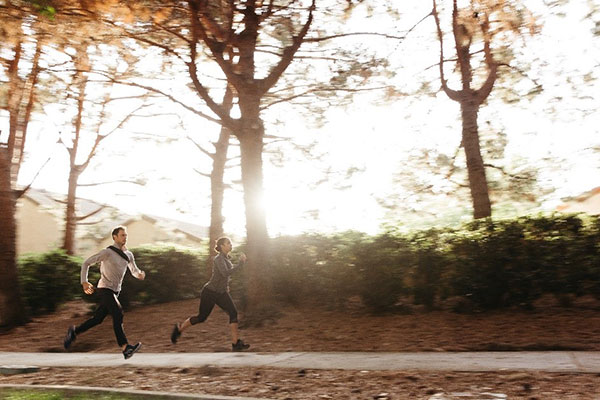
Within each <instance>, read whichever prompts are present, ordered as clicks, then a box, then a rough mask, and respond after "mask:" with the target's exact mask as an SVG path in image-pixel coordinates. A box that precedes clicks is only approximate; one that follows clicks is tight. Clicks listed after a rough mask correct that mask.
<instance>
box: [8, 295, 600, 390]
mask: <svg viewBox="0 0 600 400" xmlns="http://www.w3.org/2000/svg"><path fill="white" fill-rule="evenodd" d="M197 306H198V302H197V300H187V301H180V302H174V303H169V304H162V305H155V306H148V307H140V308H136V309H133V310H130V311H127V312H126V313H125V324H124V325H125V330H126V333H127V336H128V338H129V340H130V342H135V341H141V342H143V344H144V347H143V349H142V351H144V352H222V351H229V350H230V343H229V342H230V341H229V327H228V323H227V316H226V315H225V313H223V312H222V311H221V310H218V309H215V311H214V312H213V314H212V315H211V316H210V317H209V319H208V321H207V322H205V323H204V324H201V325H197V326H194V327H192V328H191V329H189V330H188V331H186V332H185V333H184V335H183V336H182V337H181V338H180V340H179V342H178V343H177V345H172V344H171V343H170V340H169V336H170V332H171V329H172V327H173V324H174V323H175V322H176V321H182V320H184V319H185V318H186V317H188V316H190V315H192V314H194V313H195V312H196V310H197ZM87 312H88V305H86V304H85V303H83V302H72V303H69V304H67V305H65V306H63V307H61V309H59V310H58V311H57V312H56V313H54V314H52V315H48V316H43V317H38V318H35V319H34V320H32V321H31V322H30V323H29V324H27V325H25V326H22V327H19V328H16V329H13V330H12V331H10V332H5V333H2V334H0V351H26V352H38V351H39V352H62V351H64V350H63V348H62V340H63V337H64V334H65V332H66V329H67V327H68V326H69V325H72V324H77V323H80V322H82V321H83V320H84V319H85V318H86V314H87ZM281 313H282V315H281V317H280V318H278V319H277V320H276V321H271V322H270V323H268V324H266V325H265V326H262V327H248V328H244V329H243V330H242V331H241V336H242V337H243V338H244V340H245V341H247V342H249V343H251V348H250V351H255V352H283V351H369V352H389V351H495V350H501V351H519V350H591V351H600V308H599V307H598V304H597V303H594V302H591V303H587V304H583V305H576V306H575V307H571V308H561V307H558V306H557V305H552V304H550V305H545V306H544V307H543V308H538V309H536V310H535V311H529V312H525V311H522V310H509V311H502V312H493V313H486V314H472V315H466V314H455V313H450V312H442V311H434V312H423V311H420V310H418V309H417V310H415V311H414V312H412V313H410V314H388V315H379V316H374V315H368V314H367V313H365V311H364V310H363V309H361V308H360V307H357V306H355V307H351V308H349V309H348V310H345V311H342V312H340V311H325V310H319V309H315V308H291V307H288V308H285V309H283V310H281ZM240 317H241V320H243V317H244V316H243V314H241V315H240ZM70 351H73V352H118V351H119V349H118V347H117V345H116V342H115V339H114V334H113V332H112V327H111V323H110V317H108V318H107V320H106V321H105V322H104V323H103V324H102V325H101V326H99V327H96V328H94V329H92V330H90V331H88V332H86V333H85V334H82V335H81V336H80V337H78V338H77V341H76V342H75V343H73V345H72V347H71V350H70ZM0 364H1V360H0ZM0 383H31V384H55V385H63V384H68V385H83V386H103V387H126V388H135V389H141V390H159V391H175V392H184V393H197V394H204V393H209V394H216V395H228V396H236V395H237V396H247V397H261V398H268V399H290V400H291V399H294V400H296V399H297V400H308V399H432V400H433V399H528V400H533V399H596V400H598V399H600V375H597V374H551V373H532V372H521V371H499V372H496V373H448V372H423V371H345V370H317V369H305V370H292V369H275V368H220V367H219V368H217V367H211V366H207V367H204V368H166V369H165V368H163V369H160V368H138V367H131V368H122V369H119V370H114V369H110V368H98V369H94V370H93V372H90V370H89V369H87V368H44V369H42V370H41V371H39V372H37V373H32V374H23V375H6V376H2V375H0Z"/></svg>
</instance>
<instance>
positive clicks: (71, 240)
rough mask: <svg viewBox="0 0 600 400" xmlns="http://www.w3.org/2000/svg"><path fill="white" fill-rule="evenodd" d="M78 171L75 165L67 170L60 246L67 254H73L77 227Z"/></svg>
mask: <svg viewBox="0 0 600 400" xmlns="http://www.w3.org/2000/svg"><path fill="white" fill-rule="evenodd" d="M78 180H79V171H78V169H77V167H76V166H75V167H71V170H70V171H69V187H68V190H67V205H66V210H65V237H64V240H63V246H62V248H63V249H64V250H65V251H66V252H67V254H70V255H73V254H75V232H76V229H77V215H76V213H75V211H76V210H75V203H76V201H77V181H78Z"/></svg>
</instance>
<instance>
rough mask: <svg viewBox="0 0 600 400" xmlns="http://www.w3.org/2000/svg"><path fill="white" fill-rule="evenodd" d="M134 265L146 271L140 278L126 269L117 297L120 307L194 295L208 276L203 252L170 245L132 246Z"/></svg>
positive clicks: (187, 297) (198, 291)
mask: <svg viewBox="0 0 600 400" xmlns="http://www.w3.org/2000/svg"><path fill="white" fill-rule="evenodd" d="M132 253H133V254H134V256H135V262H136V264H137V266H138V267H139V268H140V269H141V270H143V271H145V272H146V278H145V279H144V280H143V281H140V280H138V279H136V278H134V277H133V276H131V274H130V273H126V275H125V279H124V280H123V287H122V290H121V294H120V295H119V301H120V302H121V304H122V305H123V307H125V308H126V307H128V306H129V305H130V304H131V303H132V302H135V303H139V304H156V303H165V302H169V301H175V300H183V299H190V298H194V297H196V296H198V295H199V293H200V290H201V289H202V286H203V285H204V283H205V282H206V280H207V279H208V278H207V277H208V276H209V275H210V271H207V268H206V262H205V260H206V256H205V255H204V254H202V253H199V252H192V251H188V250H179V249H176V248H174V247H168V248H160V247H139V248H135V249H132Z"/></svg>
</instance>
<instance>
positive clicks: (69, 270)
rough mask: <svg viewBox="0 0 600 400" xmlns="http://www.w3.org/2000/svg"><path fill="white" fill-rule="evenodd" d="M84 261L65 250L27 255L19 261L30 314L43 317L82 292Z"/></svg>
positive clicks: (22, 285)
mask: <svg viewBox="0 0 600 400" xmlns="http://www.w3.org/2000/svg"><path fill="white" fill-rule="evenodd" d="M80 269H81V259H79V258H77V257H72V256H69V255H67V254H66V253H65V252H64V251H62V250H54V251H51V252H48V253H44V254H26V255H24V256H22V257H20V258H19V261H18V271H19V284H20V289H21V295H22V296H23V299H24V300H25V304H26V305H27V308H28V311H29V312H30V313H31V314H32V315H39V314H44V313H48V312H52V311H54V310H56V308H57V307H58V305H60V304H61V303H64V302H65V301H68V300H71V299H73V298H75V297H76V296H77V295H78V294H80V293H81V292H82V290H81V285H80V284H79V274H80Z"/></svg>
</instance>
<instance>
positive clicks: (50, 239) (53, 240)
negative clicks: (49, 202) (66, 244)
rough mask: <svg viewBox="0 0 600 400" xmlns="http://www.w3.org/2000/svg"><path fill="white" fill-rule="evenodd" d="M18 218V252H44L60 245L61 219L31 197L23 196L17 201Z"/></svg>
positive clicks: (61, 233)
mask: <svg viewBox="0 0 600 400" xmlns="http://www.w3.org/2000/svg"><path fill="white" fill-rule="evenodd" d="M16 220H17V254H24V253H43V252H46V251H49V250H52V249H55V248H57V247H59V246H60V243H61V238H62V235H63V232H62V225H61V223H60V221H59V220H58V218H57V217H56V216H55V215H53V214H51V213H50V212H49V211H45V210H44V209H43V208H41V207H40V205H39V204H37V203H36V202H35V201H33V200H31V199H30V198H28V197H21V199H19V201H18V202H17V213H16Z"/></svg>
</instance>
